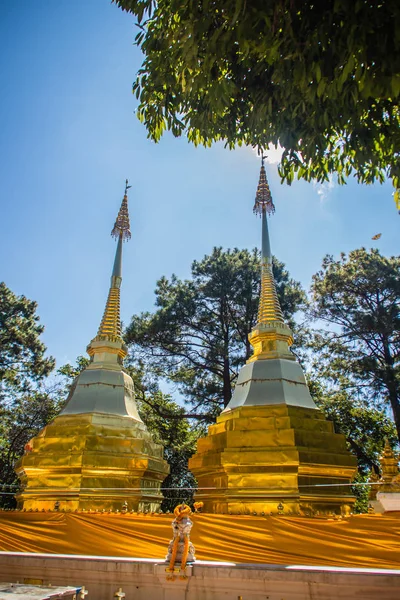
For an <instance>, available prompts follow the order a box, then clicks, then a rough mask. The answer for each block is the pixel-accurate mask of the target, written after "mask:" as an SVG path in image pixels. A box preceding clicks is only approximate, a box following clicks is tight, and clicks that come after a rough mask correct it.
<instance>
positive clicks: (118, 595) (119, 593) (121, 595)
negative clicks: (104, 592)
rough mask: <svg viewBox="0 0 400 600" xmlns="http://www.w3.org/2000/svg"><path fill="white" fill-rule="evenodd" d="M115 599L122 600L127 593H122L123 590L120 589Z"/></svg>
mask: <svg viewBox="0 0 400 600" xmlns="http://www.w3.org/2000/svg"><path fill="white" fill-rule="evenodd" d="M114 598H118V600H120V599H121V598H125V592H123V591H122V588H119V589H118V590H117V591H116V592H115V594H114Z"/></svg>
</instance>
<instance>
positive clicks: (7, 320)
mask: <svg viewBox="0 0 400 600" xmlns="http://www.w3.org/2000/svg"><path fill="white" fill-rule="evenodd" d="M36 308H37V304H36V302H33V301H32V300H28V298H26V297H25V296H16V295H15V294H14V293H13V292H12V291H11V290H10V289H9V288H8V287H7V286H6V284H5V283H3V282H2V283H0V394H1V391H3V393H5V392H6V390H8V389H10V388H12V389H13V390H27V389H28V388H29V387H30V386H31V385H32V383H33V382H38V381H40V380H41V379H42V378H43V377H45V376H46V375H48V374H49V373H50V372H51V371H52V369H53V368H54V364H55V361H54V359H53V358H52V357H49V358H46V357H45V356H44V354H45V351H46V346H45V345H44V344H43V342H42V341H41V340H40V335H41V334H42V333H43V330H44V327H43V326H42V325H40V324H39V317H38V316H37V314H36Z"/></svg>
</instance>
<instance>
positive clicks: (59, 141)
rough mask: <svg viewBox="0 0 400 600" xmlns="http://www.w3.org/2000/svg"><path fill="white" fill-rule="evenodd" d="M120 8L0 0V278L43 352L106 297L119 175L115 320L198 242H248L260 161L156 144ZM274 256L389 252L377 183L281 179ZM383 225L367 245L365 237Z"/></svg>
mask: <svg viewBox="0 0 400 600" xmlns="http://www.w3.org/2000/svg"><path fill="white" fill-rule="evenodd" d="M134 35H135V27H134V20H133V18H132V17H130V16H129V15H127V14H125V13H123V12H122V11H120V10H119V9H118V8H117V7H116V6H114V5H111V4H110V3H109V2H108V1H107V0H68V1H67V0H64V2H54V1H52V0H36V1H35V2H32V1H31V0H21V1H20V2H18V3H14V2H5V1H3V2H1V3H0V45H1V52H0V73H1V78H2V93H1V95H0V125H1V128H0V155H1V156H0V159H1V160H0V165H1V219H0V256H1V260H0V280H4V281H5V283H6V284H7V285H8V286H9V287H10V288H11V289H12V290H13V291H14V292H15V293H17V294H25V295H26V296H27V297H29V298H31V299H33V300H36V301H37V302H38V305H39V306H38V312H39V315H40V317H41V321H42V323H43V324H44V325H45V327H46V329H45V333H44V335H43V339H44V341H45V343H46V345H47V347H48V351H49V353H51V354H52V355H53V356H55V357H56V359H57V363H58V365H61V364H63V363H64V362H66V361H73V360H74V359H75V357H76V356H77V355H79V354H83V353H84V351H85V348H86V345H87V344H88V342H89V341H90V339H91V338H92V337H94V336H95V335H96V331H97V328H98V325H99V322H100V319H101V315H102V312H103V308H104V303H105V300H106V296H107V292H108V285H109V277H110V274H111V268H112V263H113V258H114V252H115V242H114V241H113V240H112V238H111V237H110V231H111V228H112V226H113V223H114V220H115V216H116V214H117V211H118V208H119V205H120V202H121V198H122V195H123V189H124V181H125V178H128V179H129V180H130V183H131V184H132V189H131V190H130V197H129V203H130V212H131V226H132V240H131V241H130V242H129V243H128V244H126V245H125V246H124V267H123V285H122V318H123V320H124V321H125V322H126V323H127V322H128V321H129V319H130V316H131V315H132V314H133V313H135V312H139V311H142V310H151V309H152V307H153V303H154V293H153V292H154V288H155V283H156V280H157V279H158V278H159V277H160V276H162V275H170V274H171V273H173V272H174V273H176V274H177V275H178V276H180V277H187V276H188V275H189V272H190V264H191V262H192V260H193V259H201V258H202V257H203V256H204V255H205V254H208V253H209V252H211V250H212V248H213V246H223V247H225V248H232V247H239V248H245V247H247V248H253V247H254V246H255V245H258V243H259V239H260V221H259V220H257V219H256V218H255V217H254V216H253V214H252V207H253V201H254V195H255V190H256V187H257V182H258V175H259V160H258V159H257V156H256V155H255V153H254V152H253V151H252V150H251V149H246V148H242V149H238V150H235V151H229V150H225V149H224V147H223V145H222V144H219V145H216V146H214V147H213V148H211V149H204V148H194V147H193V146H191V145H189V144H188V143H187V141H186V140H185V139H183V138H182V139H175V138H173V136H172V135H169V134H167V135H165V136H164V138H163V139H162V141H161V142H160V143H159V144H158V145H155V144H154V143H153V142H151V141H149V140H147V134H146V130H145V128H144V126H143V125H141V124H140V123H139V121H138V120H137V118H136V116H135V114H134V110H135V99H134V97H133V96H132V94H131V85H132V82H133V80H134V78H135V73H136V70H137V69H138V67H139V66H140V63H141V55H140V52H139V50H138V49H137V48H136V47H135V46H134V45H133V39H134ZM267 174H268V178H269V181H270V186H271V190H272V194H273V197H274V201H275V205H276V215H275V216H274V217H273V218H272V220H271V221H270V230H271V243H272V249H273V252H274V254H275V255H276V256H277V257H278V258H279V259H281V260H283V261H284V262H285V263H286V265H287V267H288V269H289V271H290V273H291V275H292V276H293V277H294V278H296V279H298V280H300V281H301V282H302V284H303V285H304V286H305V287H308V286H309V284H310V281H311V277H312V275H313V273H314V272H315V271H317V270H318V268H319V267H320V265H321V261H322V258H323V256H324V255H325V254H326V253H330V254H334V255H338V254H339V253H340V252H341V251H345V252H348V251H349V250H352V249H354V248H358V247H360V246H366V247H368V248H369V247H371V245H373V244H374V245H375V246H377V247H379V249H380V250H381V252H382V253H383V254H387V255H392V254H397V253H398V251H399V239H400V238H399V225H400V217H399V216H398V215H397V213H396V210H395V206H394V203H393V199H392V189H391V186H390V184H389V183H388V184H385V185H383V186H381V185H376V186H369V187H368V186H360V185H357V184H356V183H355V182H351V183H349V185H347V186H346V187H338V186H337V185H333V186H332V185H325V186H323V187H321V186H316V185H313V184H307V183H304V182H297V183H294V184H293V185H292V186H291V187H288V186H286V185H283V186H282V185H281V184H280V180H279V177H278V174H277V170H276V165H275V164H270V165H267ZM376 233H382V237H381V239H380V240H379V241H378V242H372V241H371V237H372V236H373V235H374V234H376Z"/></svg>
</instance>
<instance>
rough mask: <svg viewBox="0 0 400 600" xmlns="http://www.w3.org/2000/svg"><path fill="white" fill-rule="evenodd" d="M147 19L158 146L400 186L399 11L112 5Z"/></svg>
mask: <svg viewBox="0 0 400 600" xmlns="http://www.w3.org/2000/svg"><path fill="white" fill-rule="evenodd" d="M113 1H114V2H115V3H116V4H117V5H118V6H119V7H121V8H122V9H124V10H126V11H128V12H130V13H132V14H133V15H135V16H136V17H137V20H138V25H139V28H140V31H139V33H138V34H137V36H136V44H137V45H138V46H139V47H140V48H141V50H142V52H143V54H144V60H143V64H142V67H141V69H140V70H139V73H138V76H137V79H136V81H135V83H134V85H133V91H134V92H135V93H136V96H137V98H138V99H139V107H138V116H139V118H140V119H141V120H142V121H143V122H144V123H145V125H146V127H147V130H148V133H149V137H150V138H152V139H153V140H155V141H158V140H159V139H160V137H161V136H162V134H163V132H164V131H165V130H166V129H169V130H171V131H172V133H173V134H174V135H175V136H180V135H182V134H183V133H185V134H186V135H187V137H188V140H189V141H191V142H193V143H194V144H196V145H197V144H204V145H206V146H209V145H211V144H212V143H213V142H215V141H218V140H225V141H226V143H227V145H228V146H229V147H231V148H232V147H234V146H235V145H236V144H239V145H241V144H246V145H251V146H254V147H261V148H264V149H266V148H268V146H269V145H270V144H273V145H275V146H276V145H277V144H278V143H279V144H280V145H281V146H282V147H283V148H284V149H285V151H284V155H283V158H282V162H281V164H280V174H281V177H282V179H283V180H286V181H287V182H288V183H291V182H292V181H293V178H294V175H295V173H297V176H298V178H304V179H306V180H307V181H310V180H311V179H316V180H317V181H326V180H327V179H328V176H329V173H333V172H335V173H336V174H337V177H338V180H339V182H340V183H344V181H345V178H346V177H347V176H349V175H350V174H351V173H353V174H354V175H355V176H356V177H357V179H358V181H360V182H365V183H372V182H374V181H375V180H378V181H383V179H384V178H385V176H388V177H389V178H391V179H392V180H393V183H394V186H395V188H399V187H400V164H399V148H400V127H399V125H400V111H399V95H400V3H399V2H398V0H385V1H384V2H371V0H354V1H353V2H349V1H348V0H325V1H324V2H311V1H310V0H307V1H305V0H253V1H252V2H246V0H235V1H232V0H197V1H196V2H193V1H192V0H158V1H155V0H113Z"/></svg>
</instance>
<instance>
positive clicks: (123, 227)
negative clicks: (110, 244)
mask: <svg viewBox="0 0 400 600" xmlns="http://www.w3.org/2000/svg"><path fill="white" fill-rule="evenodd" d="M131 187H132V186H131V185H128V180H127V179H126V180H125V192H124V197H123V199H122V203H121V208H120V209H119V212H118V216H117V220H116V221H115V223H114V227H113V230H112V232H111V235H112V237H113V238H115V239H118V238H121V239H122V240H130V239H131V237H132V236H131V230H130V223H129V211H128V190H129V189H130V188H131Z"/></svg>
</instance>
